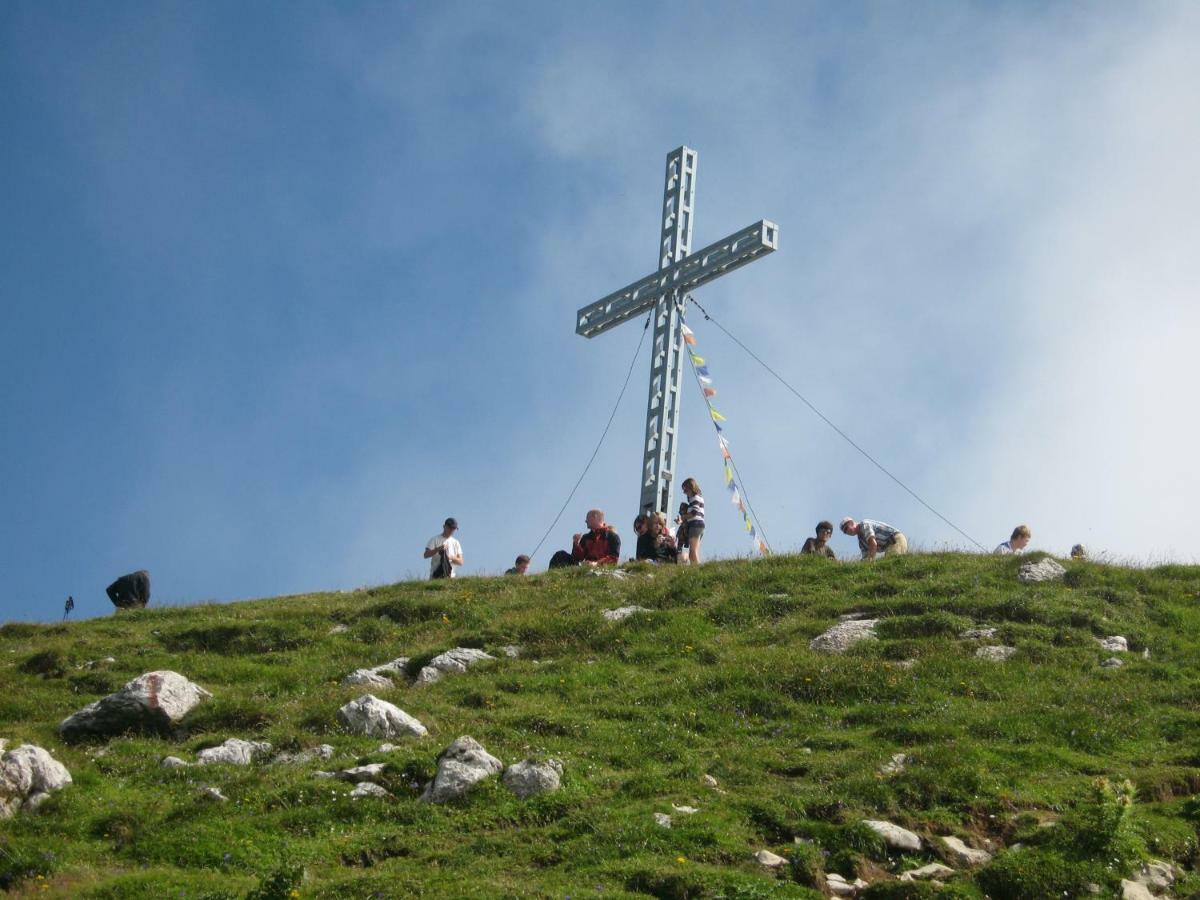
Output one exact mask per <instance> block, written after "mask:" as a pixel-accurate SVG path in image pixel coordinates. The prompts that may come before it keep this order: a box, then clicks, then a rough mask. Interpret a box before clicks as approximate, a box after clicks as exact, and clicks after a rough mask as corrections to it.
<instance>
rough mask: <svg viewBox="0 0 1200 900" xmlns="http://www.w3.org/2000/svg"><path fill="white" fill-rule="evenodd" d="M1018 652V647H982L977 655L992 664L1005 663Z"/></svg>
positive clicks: (976, 652) (977, 651)
mask: <svg viewBox="0 0 1200 900" xmlns="http://www.w3.org/2000/svg"><path fill="white" fill-rule="evenodd" d="M1016 652H1017V648H1016V647H980V648H979V649H978V650H976V651H975V655H976V656H978V657H979V658H980V659H986V660H989V661H991V662H1004V661H1005V660H1006V659H1008V658H1009V657H1010V656H1012V655H1013V654H1014V653H1016Z"/></svg>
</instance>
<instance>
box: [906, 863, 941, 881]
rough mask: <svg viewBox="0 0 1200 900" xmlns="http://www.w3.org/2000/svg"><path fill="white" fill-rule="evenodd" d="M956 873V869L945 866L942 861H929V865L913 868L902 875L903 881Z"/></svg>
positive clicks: (921, 879)
mask: <svg viewBox="0 0 1200 900" xmlns="http://www.w3.org/2000/svg"><path fill="white" fill-rule="evenodd" d="M953 874H954V870H953V869H952V868H950V867H949V866H943V865H942V864H941V863H929V865H927V866H921V868H919V869H911V870H909V871H907V872H905V873H904V874H903V875H901V876H900V880H901V881H929V880H930V879H932V878H938V879H941V878H947V877H949V876H950V875H953Z"/></svg>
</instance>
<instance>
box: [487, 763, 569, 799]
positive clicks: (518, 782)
mask: <svg viewBox="0 0 1200 900" xmlns="http://www.w3.org/2000/svg"><path fill="white" fill-rule="evenodd" d="M562 772H563V767H562V763H560V762H559V761H558V760H557V759H548V760H546V761H545V762H544V763H539V762H535V761H534V760H532V759H525V760H522V761H521V762H519V763H516V764H515V765H511V766H509V767H508V768H507V769H505V770H504V777H503V779H501V780H502V781H503V782H504V786H505V787H506V788H508V789H509V790H510V791H512V792H513V793H514V794H516V795H517V797H519V798H520V799H522V800H525V799H527V798H529V797H534V796H536V795H538V794H543V793H545V792H546V791H557V790H558V789H559V787H560V786H561V785H562Z"/></svg>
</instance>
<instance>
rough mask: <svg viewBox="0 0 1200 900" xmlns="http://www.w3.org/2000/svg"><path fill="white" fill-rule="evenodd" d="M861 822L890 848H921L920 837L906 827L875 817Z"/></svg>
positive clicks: (914, 849)
mask: <svg viewBox="0 0 1200 900" xmlns="http://www.w3.org/2000/svg"><path fill="white" fill-rule="evenodd" d="M863 824H864V825H866V826H867V827H868V828H870V829H871V830H872V831H873V832H875V833H876V834H877V835H879V836H880V837H881V838H883V842H884V843H885V844H887V845H888V847H890V848H891V849H892V850H913V851H916V850H920V849H921V839H920V838H919V837H918V836H917V835H915V834H913V832H911V831H909V830H908V829H907V828H901V827H900V826H899V825H894V824H892V823H891V822H883V821H880V820H877V819H865V820H864V821H863Z"/></svg>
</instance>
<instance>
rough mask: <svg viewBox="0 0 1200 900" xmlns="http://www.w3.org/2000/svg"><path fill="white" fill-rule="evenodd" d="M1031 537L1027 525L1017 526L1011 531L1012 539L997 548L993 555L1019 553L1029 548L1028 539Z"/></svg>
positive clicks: (1031, 533)
mask: <svg viewBox="0 0 1200 900" xmlns="http://www.w3.org/2000/svg"><path fill="white" fill-rule="evenodd" d="M1032 537H1033V532H1032V531H1030V530H1029V526H1028V525H1018V526H1017V527H1016V528H1014V529H1013V533H1012V537H1010V538H1009V539H1008V540H1007V541H1005V542H1004V543H1003V544H1001V545H1000V546H998V547H997V548H996V549H995V550H993V551H992V552H993V553H998V554H1000V555H1001V556H1005V555H1007V554H1009V553H1020V552H1021V551H1022V550H1024V549H1025V548H1026V547H1027V546H1029V539H1030V538H1032Z"/></svg>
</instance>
